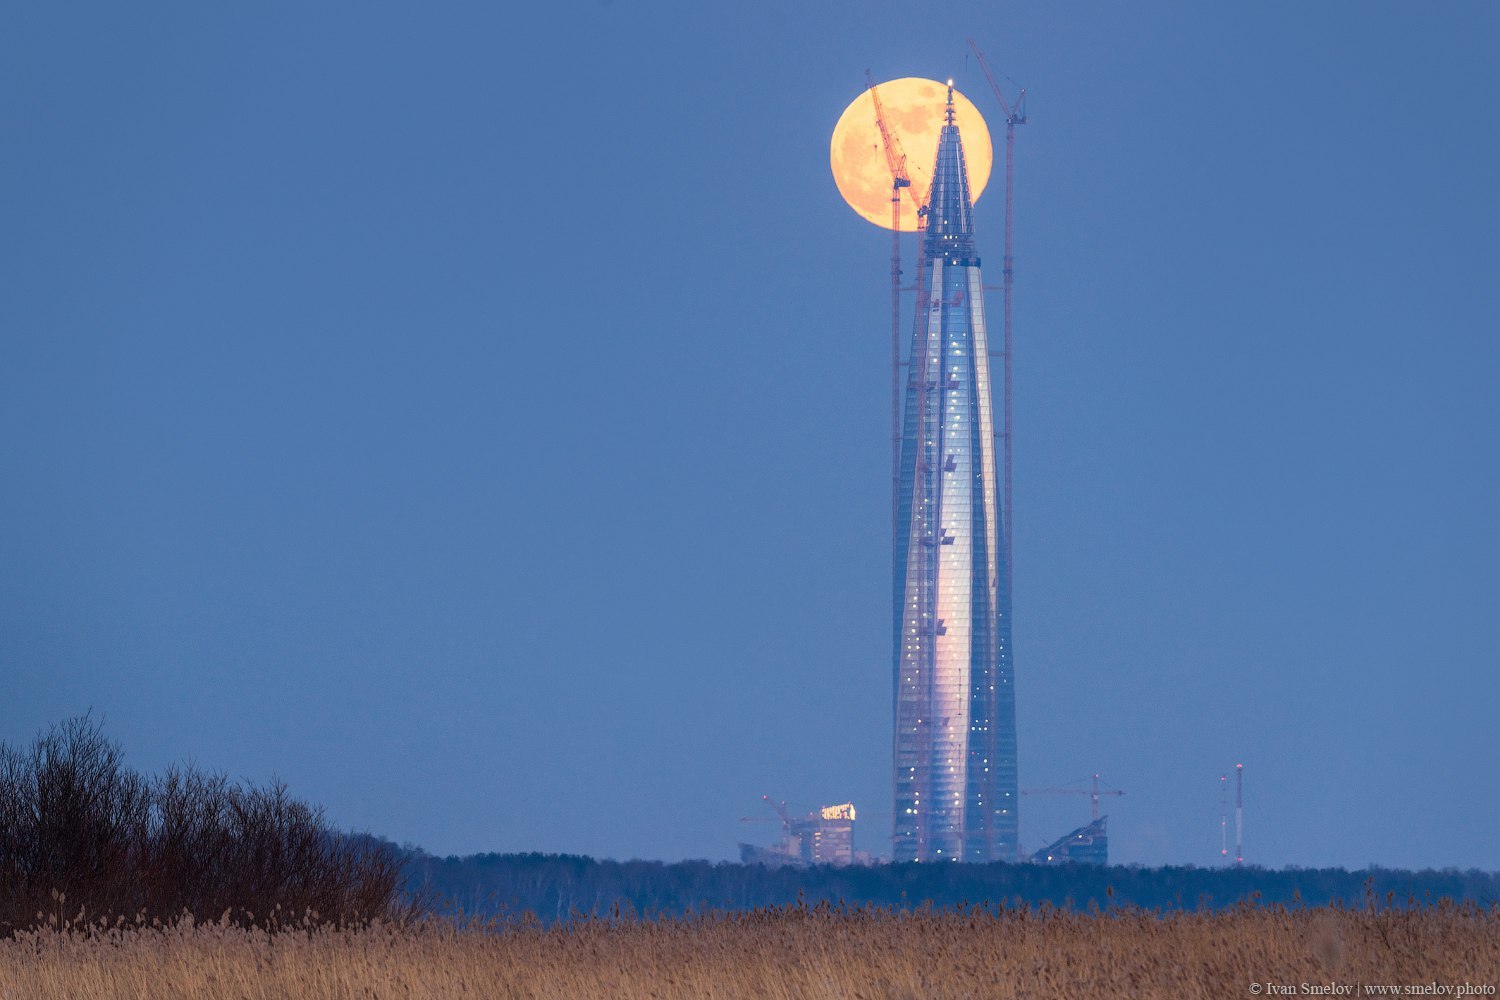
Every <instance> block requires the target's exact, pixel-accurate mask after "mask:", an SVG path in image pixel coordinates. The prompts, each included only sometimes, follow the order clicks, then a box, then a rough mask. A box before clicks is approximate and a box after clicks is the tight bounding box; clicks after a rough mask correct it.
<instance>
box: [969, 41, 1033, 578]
mask: <svg viewBox="0 0 1500 1000" xmlns="http://www.w3.org/2000/svg"><path fill="white" fill-rule="evenodd" d="M969 48H971V49H973V50H974V57H975V58H976V59H977V60H978V61H979V68H980V69H981V70H983V71H984V78H985V79H986V80H988V81H989V84H990V89H991V90H993V91H994V92H995V100H997V101H999V102H1000V110H1001V111H1004V112H1005V261H1004V266H1003V268H1002V270H1001V275H1002V281H1003V284H1002V286H1001V287H1002V289H1003V292H1002V295H1003V300H1002V306H1001V308H1002V310H1003V315H1004V334H1003V337H1004V341H1003V346H1002V348H1001V359H1002V361H1003V363H1004V368H1005V381H1004V389H1003V391H1002V399H1001V414H1002V417H1001V419H1002V421H1003V427H1004V429H1003V430H1002V431H1001V433H1000V437H1001V459H1000V461H1001V467H1002V468H1003V469H1004V478H1005V486H1004V492H1003V494H1002V499H1001V505H1000V510H1001V516H1002V517H1003V518H1004V521H1005V523H1004V524H1003V525H1002V526H1001V532H1002V535H1003V539H1004V543H1005V589H1006V592H1007V593H1009V592H1010V590H1011V586H1010V584H1011V572H1012V570H1011V567H1012V565H1013V560H1012V558H1011V547H1010V518H1011V515H1010V493H1011V489H1010V486H1011V471H1010V470H1011V462H1010V452H1011V423H1010V421H1011V403H1010V370H1011V325H1010V297H1011V283H1012V278H1013V274H1014V256H1013V255H1012V253H1011V234H1010V222H1011V216H1012V214H1013V213H1012V211H1011V207H1012V205H1013V203H1014V193H1015V176H1016V126H1017V125H1025V124H1026V88H1025V87H1022V88H1021V92H1020V95H1019V96H1018V97H1017V98H1016V103H1015V105H1014V106H1012V105H1011V104H1010V102H1008V101H1007V100H1006V99H1005V94H1004V92H1003V91H1001V89H1000V84H999V83H997V82H996V81H995V75H994V74H993V73H991V72H990V67H989V63H987V62H985V59H984V53H983V52H980V51H979V46H978V45H976V44H975V42H974V39H972V38H970V39H969Z"/></svg>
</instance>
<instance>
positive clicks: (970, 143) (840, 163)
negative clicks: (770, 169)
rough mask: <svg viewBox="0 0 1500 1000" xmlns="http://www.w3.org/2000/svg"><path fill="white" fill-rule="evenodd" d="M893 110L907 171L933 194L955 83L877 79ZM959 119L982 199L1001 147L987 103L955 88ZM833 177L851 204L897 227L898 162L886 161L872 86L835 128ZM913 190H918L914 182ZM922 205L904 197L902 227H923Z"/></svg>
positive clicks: (889, 117) (889, 122)
mask: <svg viewBox="0 0 1500 1000" xmlns="http://www.w3.org/2000/svg"><path fill="white" fill-rule="evenodd" d="M875 86H876V89H877V90H879V91H880V103H881V105H882V106H883V107H884V108H885V123H886V126H887V127H888V128H890V130H891V131H892V132H894V133H895V134H896V138H898V139H900V140H901V148H902V149H904V150H905V151H906V172H907V173H909V174H910V175H911V181H912V186H913V187H914V188H916V190H917V192H919V194H920V196H922V197H925V196H926V195H927V193H928V192H929V191H931V190H932V167H933V163H934V162H935V161H936V160H937V147H938V135H939V133H941V132H942V129H943V119H944V114H943V112H944V108H945V105H946V104H947V103H948V85H947V84H944V83H939V82H938V81H936V80H924V79H922V78H921V77H916V76H907V77H902V78H901V79H899V80H889V81H887V82H885V83H878V84H876V85H875ZM953 109H954V119H955V120H956V122H957V124H958V132H959V135H961V136H963V140H964V160H965V161H966V162H967V163H968V166H969V192H970V197H972V198H973V199H974V200H975V201H978V200H979V195H980V192H982V191H983V190H984V186H985V184H987V183H989V179H990V164H991V162H992V160H993V158H994V150H993V148H992V146H991V145H990V130H989V128H988V127H986V125H985V124H984V117H983V116H982V115H980V113H979V109H978V108H976V107H974V102H972V101H970V100H969V99H968V98H967V97H965V96H964V95H963V94H960V93H959V92H958V91H956V90H955V91H954V92H953ZM828 160H829V164H830V165H831V166H832V167H833V182H834V183H835V184H837V185H838V188H839V194H841V195H843V196H844V200H845V201H847V202H848V203H849V207H850V208H852V209H854V210H855V211H856V212H858V213H859V214H860V215H862V216H864V217H865V218H866V219H868V220H869V221H871V222H873V223H875V225H877V226H881V227H883V228H885V229H890V228H891V168H890V166H889V165H888V164H887V163H886V159H885V147H884V145H883V144H882V142H881V139H880V128H879V126H877V125H876V124H875V102H874V100H873V99H871V97H870V92H869V91H868V90H866V91H863V92H862V93H861V94H860V95H859V96H858V97H856V98H855V99H854V103H852V104H850V105H849V106H848V107H847V108H845V109H844V113H843V114H842V115H840V116H839V121H838V124H837V125H835V126H834V127H833V142H832V143H831V145H830V149H829V153H828ZM907 190H908V191H910V190H911V189H910V188H908V189H907ZM916 229H917V207H916V202H915V201H914V200H913V199H912V197H911V196H910V195H909V194H903V195H902V196H901V231H902V232H903V233H912V232H916Z"/></svg>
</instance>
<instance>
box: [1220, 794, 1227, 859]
mask: <svg viewBox="0 0 1500 1000" xmlns="http://www.w3.org/2000/svg"><path fill="white" fill-rule="evenodd" d="M1227 857H1229V775H1227V774H1221V775H1219V860H1220V861H1222V860H1224V859H1225V858H1227Z"/></svg>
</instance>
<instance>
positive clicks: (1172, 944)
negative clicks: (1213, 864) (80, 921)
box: [0, 905, 1500, 1000]
mask: <svg viewBox="0 0 1500 1000" xmlns="http://www.w3.org/2000/svg"><path fill="white" fill-rule="evenodd" d="M1268 982H1269V983H1274V984H1277V985H1286V986H1292V987H1293V988H1294V991H1296V990H1300V988H1301V984H1303V983H1307V984H1310V985H1314V986H1319V985H1328V984H1339V985H1354V989H1353V991H1352V994H1353V995H1364V990H1363V986H1364V985H1366V984H1391V985H1403V984H1424V985H1425V984H1431V983H1434V982H1436V983H1438V984H1441V985H1450V984H1451V985H1455V986H1456V985H1461V984H1464V983H1469V984H1472V985H1480V984H1488V985H1490V986H1500V911H1496V910H1488V911H1486V910H1480V909H1477V908H1473V907H1458V906H1447V905H1445V906H1438V907H1433V908H1428V909H1423V910H1413V911H1399V910H1383V911H1379V912H1376V911H1371V910H1344V909H1307V910H1294V911H1285V910H1280V909H1277V908H1264V909H1249V908H1242V909H1240V910H1236V911H1232V912H1225V913H1219V914H1194V913H1180V914H1172V915H1166V916H1156V915H1150V914H1143V913H1133V912H1122V913H1116V914H1108V915H1100V914H1092V915H1091V914H1076V913H1066V912H1059V911H1055V910H1052V911H1048V910H1042V911H1037V910H1030V911H1009V912H1003V913H998V914H995V913H985V912H980V913H965V912H952V911H948V912H916V913H895V912H890V911H872V910H863V911H860V910H855V911H841V910H839V909H837V908H829V907H826V906H820V907H811V908H802V907H793V908H788V909H780V910H769V911H758V912H751V913H743V914H735V915H728V914H725V915H715V916H705V917H698V918H689V919H671V920H660V921H638V920H623V921H618V922H610V921H592V922H585V923H581V924H575V925H573V926H571V927H568V928H550V929H549V928H542V927H539V926H536V925H530V926H510V927H507V928H496V927H493V926H491V927H489V928H485V927H481V926H470V927H467V928H463V927H459V926H456V925H454V924H452V923H449V922H443V921H432V922H428V923H425V924H421V925H417V926H411V927H404V928H403V927H398V926H392V925H387V926H378V925H377V926H374V927H369V928H365V929H361V930H346V931H338V930H332V929H318V930H312V931H308V932H282V933H279V934H274V935H273V934H267V933H266V932H264V931H260V930H247V929H243V928H240V927H235V926H233V925H229V924H227V923H225V924H194V923H193V922H191V921H184V922H181V923H179V924H177V925H175V926H172V927H167V928H145V929H121V928H116V929H113V930H107V931H101V930H99V929H97V928H95V929H92V930H89V929H83V930H79V929H67V928H63V929H59V928H56V927H51V928H47V929H43V930H40V931H33V932H27V933H22V934H18V935H16V936H14V937H12V938H10V939H8V940H0V998H4V1000H52V998H57V1000H64V998H67V1000H74V998H80V997H91V998H93V997H97V998H125V997H129V998H158V997H204V998H226V1000H228V998H234V1000H242V998H243V1000H258V998H273V997H274V998H294V997H295V998H334V997H337V998H354V997H369V998H376V997H379V998H386V997H391V998H397V997H402V998H428V997H517V998H519V997H537V998H558V1000H580V998H593V997H620V998H626V1000H635V998H647V997H652V998H664V1000H665V998H683V1000H688V998H694V1000H696V998H702V997H773V998H784V1000H789V998H825V997H829V998H832V997H838V998H856V997H860V998H887V997H891V998H908V997H910V998H918V997H920V998H929V997H985V998H990V997H1039V996H1077V997H1103V996H1128V997H1132V998H1141V1000H1145V998H1156V997H1163V998H1165V997H1173V998H1180V997H1245V996H1251V995H1254V994H1252V992H1251V984H1252V983H1257V984H1265V983H1268ZM1355 984H1358V985H1355ZM1269 992H1271V991H1268V990H1266V989H1265V988H1264V987H1263V986H1262V987H1261V994H1260V995H1267V994H1268V993H1269ZM1450 995H1451V994H1450ZM1481 995H1483V994H1481Z"/></svg>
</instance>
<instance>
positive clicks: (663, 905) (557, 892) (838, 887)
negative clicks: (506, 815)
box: [407, 851, 1500, 923]
mask: <svg viewBox="0 0 1500 1000" xmlns="http://www.w3.org/2000/svg"><path fill="white" fill-rule="evenodd" d="M407 871H408V879H409V880H410V882H409V884H410V886H411V888H412V889H413V890H417V891H422V892H425V893H427V894H428V895H429V896H430V897H431V898H432V899H434V900H438V901H440V904H439V908H440V909H441V910H443V911H445V912H452V913H457V912H462V913H464V914H467V915H473V916H481V917H486V916H502V917H506V916H509V917H518V916H520V915H522V914H525V913H531V914H533V915H535V916H536V917H537V918H539V919H540V920H542V921H543V922H545V923H552V922H557V921H564V920H567V919H569V918H570V916H573V915H609V914H612V913H614V912H617V911H629V912H633V913H636V914H663V915H677V914H683V913H690V912H704V911H709V910H748V909H756V908H761V907H769V906H790V905H796V904H797V903H799V902H803V903H807V904H809V905H811V904H816V903H820V902H828V903H831V904H839V903H843V904H846V905H851V906H852V905H869V906H879V907H892V908H897V909H916V908H920V907H923V906H933V907H938V908H947V907H956V906H960V905H965V904H967V905H969V906H981V905H983V906H989V907H991V908H996V907H1001V906H1005V907H1014V906H1038V905H1042V904H1045V905H1048V906H1053V907H1058V908H1063V909H1076V910H1085V909H1090V908H1098V909H1101V910H1108V909H1111V908H1118V907H1127V906H1128V907H1136V908H1140V909H1144V910H1200V909H1204V910H1217V909H1224V908H1228V907H1231V906H1235V905H1238V904H1244V903H1254V904H1259V905H1269V904H1282V905H1286V906H1298V905H1306V906H1324V905H1331V904H1338V905H1344V906H1351V907H1360V906H1379V907H1387V906H1392V907H1411V906H1424V905H1430V904H1435V903H1437V902H1439V901H1440V900H1444V899H1449V900H1454V901H1456V902H1472V903H1477V904H1479V905H1481V906H1486V907H1488V906H1494V905H1496V904H1497V902H1500V873H1493V872H1483V871H1477V870H1470V871H1457V870H1445V871H1432V870H1428V871H1420V872H1413V871H1401V870H1396V869H1384V868H1369V869H1364V870H1356V871H1349V870H1347V869H1343V868H1287V869H1279V870H1273V869H1266V868H1258V867H1253V866H1251V867H1245V868H1198V867H1194V866H1190V865H1189V866H1167V867H1160V868H1146V867H1140V866H1133V865H1132V866H1121V865H1115V866H1107V867H1106V866H1099V865H1076V864H1066V865H1038V864H1004V863H993V864H914V863H913V864H885V865H871V866H867V867H859V866H855V867H842V868H835V867H830V866H818V867H812V868H792V867H781V868H767V867H764V866H762V865H744V864H734V863H729V862H723V863H712V862H708V861H680V862H672V863H666V862H660V861H607V860H595V859H593V858H590V857H585V856H580V855H567V854H475V855H469V856H466V857H446V858H439V857H433V856H430V855H425V854H422V853H421V852H419V851H416V852H412V853H411V854H410V855H409V860H408V863H407Z"/></svg>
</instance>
